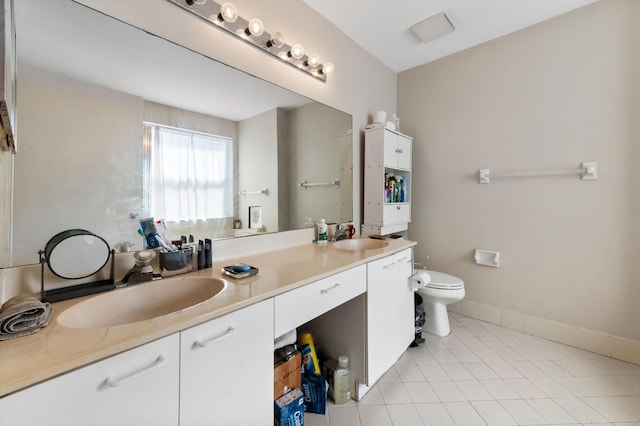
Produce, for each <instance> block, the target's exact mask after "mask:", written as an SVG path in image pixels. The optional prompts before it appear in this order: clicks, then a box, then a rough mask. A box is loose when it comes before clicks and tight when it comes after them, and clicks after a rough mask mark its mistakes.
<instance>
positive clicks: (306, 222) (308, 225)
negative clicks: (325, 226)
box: [304, 217, 315, 228]
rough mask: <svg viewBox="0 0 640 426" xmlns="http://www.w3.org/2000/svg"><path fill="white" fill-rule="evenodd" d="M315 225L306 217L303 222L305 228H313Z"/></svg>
mask: <svg viewBox="0 0 640 426" xmlns="http://www.w3.org/2000/svg"><path fill="white" fill-rule="evenodd" d="M314 226H315V225H314V224H313V220H312V219H311V218H310V217H308V218H307V220H305V221H304V227H305V228H313V227H314Z"/></svg>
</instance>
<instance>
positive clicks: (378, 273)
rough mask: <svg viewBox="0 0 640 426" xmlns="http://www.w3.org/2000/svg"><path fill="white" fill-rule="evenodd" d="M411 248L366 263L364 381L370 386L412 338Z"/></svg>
mask: <svg viewBox="0 0 640 426" xmlns="http://www.w3.org/2000/svg"><path fill="white" fill-rule="evenodd" d="M412 270H413V256H412V249H407V250H403V251H401V252H399V253H396V254H393V255H391V256H388V257H385V258H383V259H380V260H376V261H373V262H370V263H369V264H368V265H367V314H366V315H367V338H366V340H367V383H368V384H369V386H371V385H372V384H373V383H375V382H376V381H377V380H378V379H379V378H380V377H382V375H383V374H384V373H385V372H386V371H387V370H388V369H389V368H390V367H391V366H392V365H393V364H394V363H395V362H396V361H397V360H398V358H400V356H401V355H402V354H403V353H404V351H406V350H407V347H408V346H409V344H410V343H411V342H412V341H413V339H414V337H415V318H414V310H415V307H414V295H413V289H412V288H411V284H410V283H409V277H410V276H411V272H412Z"/></svg>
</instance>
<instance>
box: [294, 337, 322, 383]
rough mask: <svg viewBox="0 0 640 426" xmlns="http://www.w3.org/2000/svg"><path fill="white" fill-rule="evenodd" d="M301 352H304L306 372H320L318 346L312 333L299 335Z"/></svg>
mask: <svg viewBox="0 0 640 426" xmlns="http://www.w3.org/2000/svg"><path fill="white" fill-rule="evenodd" d="M298 343H299V344H300V346H301V348H300V352H301V353H302V366H303V368H304V372H305V373H313V374H320V373H321V371H320V363H319V362H318V355H317V354H316V347H315V345H314V344H313V336H311V333H301V334H300V336H299V337H298Z"/></svg>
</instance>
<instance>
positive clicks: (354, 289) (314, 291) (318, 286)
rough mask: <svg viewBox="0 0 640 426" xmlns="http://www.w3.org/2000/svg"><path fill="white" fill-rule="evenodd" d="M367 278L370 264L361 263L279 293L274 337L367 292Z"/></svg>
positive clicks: (276, 303) (276, 299)
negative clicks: (367, 266)
mask: <svg viewBox="0 0 640 426" xmlns="http://www.w3.org/2000/svg"><path fill="white" fill-rule="evenodd" d="M366 277H367V272H366V265H361V266H358V267H355V268H352V269H349V270H348V271H344V272H340V273H338V274H335V275H332V276H330V277H328V278H323V279H321V280H319V281H316V282H313V283H311V284H307V285H305V286H303V287H300V288H297V289H295V290H291V291H289V292H286V293H283V294H280V295H278V296H276V297H275V305H274V308H275V312H274V319H275V323H274V336H275V337H279V336H282V335H283V334H284V333H287V332H289V331H291V330H293V329H294V328H296V327H298V326H300V325H302V324H304V323H306V322H308V321H310V320H312V319H313V318H315V317H317V316H319V315H322V314H324V313H325V312H328V311H330V310H331V309H333V308H335V307H336V306H338V305H341V304H342V303H344V302H346V301H347V300H350V299H353V298H354V297H356V296H357V295H359V294H362V293H364V292H365V291H366V288H367V283H366V279H367V278H366Z"/></svg>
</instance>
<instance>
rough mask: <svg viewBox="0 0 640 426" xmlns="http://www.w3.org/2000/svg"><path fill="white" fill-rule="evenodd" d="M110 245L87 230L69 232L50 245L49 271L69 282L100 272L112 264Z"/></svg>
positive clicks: (46, 255)
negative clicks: (110, 262)
mask: <svg viewBox="0 0 640 426" xmlns="http://www.w3.org/2000/svg"><path fill="white" fill-rule="evenodd" d="M110 252H111V250H110V248H109V244H108V243H107V242H106V241H105V240H104V239H103V238H101V237H99V236H97V235H95V234H93V233H92V232H89V231H87V230H84V229H69V230H67V231H63V232H60V233H59V234H56V235H55V236H53V238H51V239H50V240H49V242H47V245H46V246H45V249H44V256H45V259H46V261H47V265H49V269H50V270H51V272H53V273H54V274H55V275H57V276H58V277H60V278H65V279H80V278H86V277H89V276H91V275H93V274H95V273H97V272H99V271H100V270H101V269H102V268H104V266H105V265H106V264H107V262H108V261H109V256H110Z"/></svg>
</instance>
